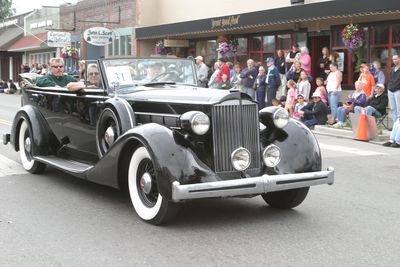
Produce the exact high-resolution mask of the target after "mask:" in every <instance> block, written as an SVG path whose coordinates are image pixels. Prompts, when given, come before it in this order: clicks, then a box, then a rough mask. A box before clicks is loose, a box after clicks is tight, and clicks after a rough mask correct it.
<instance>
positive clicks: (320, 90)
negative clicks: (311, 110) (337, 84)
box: [315, 77, 328, 104]
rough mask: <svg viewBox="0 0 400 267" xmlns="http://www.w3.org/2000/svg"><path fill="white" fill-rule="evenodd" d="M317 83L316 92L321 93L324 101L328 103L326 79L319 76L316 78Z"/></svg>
mask: <svg viewBox="0 0 400 267" xmlns="http://www.w3.org/2000/svg"><path fill="white" fill-rule="evenodd" d="M315 83H316V84H317V89H315V92H317V93H319V94H320V96H321V100H322V102H324V103H325V104H328V100H327V93H326V89H325V86H324V79H322V78H321V77H318V78H317V79H315Z"/></svg>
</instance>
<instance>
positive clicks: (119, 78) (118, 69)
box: [107, 66, 133, 86]
mask: <svg viewBox="0 0 400 267" xmlns="http://www.w3.org/2000/svg"><path fill="white" fill-rule="evenodd" d="M107 79H108V84H109V85H110V86H112V83H113V82H118V83H119V84H120V85H133V80H132V76H131V72H130V70H129V67H128V66H113V67H108V68H107Z"/></svg>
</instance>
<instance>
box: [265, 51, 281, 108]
mask: <svg viewBox="0 0 400 267" xmlns="http://www.w3.org/2000/svg"><path fill="white" fill-rule="evenodd" d="M265 62H267V67H268V72H267V78H266V83H267V107H269V106H271V105H272V99H275V98H276V91H277V90H278V88H279V86H280V85H281V77H280V76H279V72H278V69H277V68H276V67H275V65H274V59H273V58H272V57H269V58H267V59H266V60H265Z"/></svg>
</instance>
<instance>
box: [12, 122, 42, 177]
mask: <svg viewBox="0 0 400 267" xmlns="http://www.w3.org/2000/svg"><path fill="white" fill-rule="evenodd" d="M18 142H19V155H20V158H21V162H22V166H23V167H24V169H25V170H27V171H28V172H30V173H36V174H39V173H43V172H44V170H45V168H46V165H45V164H43V163H41V162H38V161H37V160H34V159H33V157H32V149H33V139H32V132H31V128H30V125H29V122H27V121H26V120H25V119H23V121H22V123H21V126H20V128H19V139H18Z"/></svg>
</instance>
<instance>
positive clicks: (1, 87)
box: [0, 80, 8, 93]
mask: <svg viewBox="0 0 400 267" xmlns="http://www.w3.org/2000/svg"><path fill="white" fill-rule="evenodd" d="M6 84H7V83H6V82H5V81H3V80H0V93H3V92H4V89H5V88H8V86H7V87H5V86H6Z"/></svg>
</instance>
